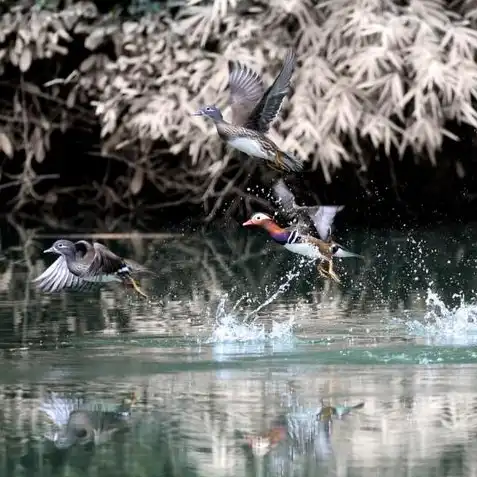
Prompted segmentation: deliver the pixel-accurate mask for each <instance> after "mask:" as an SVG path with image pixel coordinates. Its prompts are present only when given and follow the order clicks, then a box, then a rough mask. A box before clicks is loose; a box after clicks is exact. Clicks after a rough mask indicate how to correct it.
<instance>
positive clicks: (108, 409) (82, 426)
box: [40, 392, 137, 449]
mask: <svg viewBox="0 0 477 477" xmlns="http://www.w3.org/2000/svg"><path fill="white" fill-rule="evenodd" d="M136 402H137V395H136V393H135V392H131V393H128V395H127V396H125V397H124V398H123V399H122V400H121V402H120V403H118V404H113V403H108V402H102V401H89V400H87V399H85V398H83V397H75V396H71V395H61V394H58V393H55V392H51V393H49V395H48V397H47V398H46V399H43V400H42V402H41V404H40V411H41V412H42V413H43V415H44V416H45V417H46V418H47V419H48V421H49V423H50V424H51V425H52V427H53V430H52V431H48V432H46V433H45V434H44V437H45V438H46V439H47V440H48V441H50V442H52V443H53V445H54V446H55V447H56V448H57V449H68V448H71V447H72V446H74V445H79V446H84V445H87V444H89V443H93V444H95V445H98V444H101V443H103V442H105V441H107V440H109V439H110V438H111V437H112V435H113V434H115V433H116V432H118V431H121V430H126V429H127V428H128V426H129V420H130V417H131V414H132V409H133V407H134V405H135V404H136Z"/></svg>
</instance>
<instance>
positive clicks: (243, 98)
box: [229, 62, 265, 126]
mask: <svg viewBox="0 0 477 477" xmlns="http://www.w3.org/2000/svg"><path fill="white" fill-rule="evenodd" d="M229 88H230V97H229V104H230V106H231V108H232V124H235V125H237V126H242V125H243V123H244V122H245V121H246V120H247V118H248V117H249V115H250V113H251V112H252V110H253V108H254V107H255V106H256V105H257V103H258V101H259V100H260V98H261V97H262V96H263V92H264V91H265V86H264V84H263V81H262V79H261V78H260V76H259V75H258V74H257V73H256V72H255V71H253V70H252V69H250V68H249V67H248V66H244V65H242V64H240V63H237V62H229Z"/></svg>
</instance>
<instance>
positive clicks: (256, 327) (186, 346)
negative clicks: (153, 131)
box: [0, 226, 477, 477]
mask: <svg viewBox="0 0 477 477" xmlns="http://www.w3.org/2000/svg"><path fill="white" fill-rule="evenodd" d="M443 237H445V240H443ZM476 239H477V228H474V229H472V228H471V227H468V226H467V227H466V228H465V230H464V229H462V230H459V229H455V228H454V229H453V230H450V229H449V230H446V229H441V230H432V231H417V232H414V233H412V234H401V233H398V232H382V233H377V232H374V233H359V232H354V233H349V234H347V235H343V236H340V242H342V243H344V244H345V245H346V246H349V247H350V248H351V249H352V250H354V251H356V252H359V253H361V254H363V255H364V256H365V260H364V261H353V260H346V261H342V262H341V263H340V264H339V265H338V267H337V268H338V272H339V274H340V276H341V277H342V279H343V283H342V284H341V285H337V284H335V283H332V282H323V280H321V279H319V278H318V277H317V275H316V269H315V267H314V266H312V265H310V264H309V263H307V262H306V261H302V260H301V259H300V257H296V256H294V255H293V254H291V253H288V252H286V251H285V250H282V249H280V248H279V247H277V246H275V245H274V244H272V243H270V242H269V241H268V240H267V238H266V237H265V236H264V235H263V234H260V233H257V232H256V231H254V233H250V232H249V233H247V232H245V231H242V230H240V229H237V230H235V229H234V230H229V231H227V232H216V233H196V234H190V235H186V236H178V237H172V238H171V237H165V238H162V239H161V238H157V239H151V240H146V239H143V238H141V237H135V238H134V240H128V241H126V240H125V241H121V242H114V241H105V244H106V245H108V246H109V247H111V249H112V250H114V251H115V252H118V253H121V254H123V255H127V256H130V257H131V258H133V259H135V260H137V261H138V262H140V263H144V264H145V265H147V266H149V267H151V268H152V269H153V270H154V271H155V272H156V274H157V275H156V276H153V277H146V278H144V280H143V281H142V286H143V287H144V288H145V289H146V291H147V292H148V294H149V295H150V296H151V297H152V298H151V299H150V300H149V301H144V300H142V299H140V298H137V297H136V296H134V295H133V294H128V293H125V292H124V290H123V289H122V288H118V287H112V288H108V289H103V290H101V291H99V292H94V293H88V294H78V293H64V294H58V295H45V294H41V293H39V292H38V291H37V290H35V289H34V288H33V287H31V286H30V282H31V280H32V279H33V278H34V277H35V276H37V275H38V274H39V273H40V272H41V271H43V270H44V268H45V267H46V266H48V265H49V263H51V261H50V260H51V259H50V257H46V256H43V255H41V253H40V250H41V249H43V248H46V247H47V246H49V245H50V244H51V240H48V241H33V242H32V243H33V244H34V246H35V251H34V253H30V252H29V250H30V251H31V249H26V250H25V249H24V248H23V247H19V248H17V249H10V250H3V251H2V255H3V260H2V261H1V263H0V266H1V269H0V272H1V274H0V297H1V299H0V328H1V334H0V337H1V339H0V341H1V342H0V347H1V349H2V350H3V356H2V360H3V364H2V373H1V375H0V396H1V398H0V399H1V402H2V407H1V410H0V419H1V423H2V431H1V433H0V475H6V476H13V477H16V476H23V475H28V476H30V475H31V476H41V477H50V476H67V475H68V476H69V475H74V476H76V475H87V476H96V475H98V476H99V475H100V476H102V477H107V476H114V477H122V476H125V477H126V476H128V477H130V476H138V477H140V476H164V477H165V476H176V475H177V476H188V475H194V476H196V475H197V476H202V475H207V476H210V475H217V476H229V475H230V476H242V475H243V476H249V475H250V476H252V475H253V476H256V475H257V476H258V475H260V476H262V475H267V476H283V477H285V476H308V475H309V476H312V475H313V476H316V475H330V476H331V475H356V476H361V475H362V476H368V475H370V474H372V475H385V474H386V475H392V476H401V475H406V476H427V475H428V476H435V475H438V476H441V475H442V476H444V475H446V476H447V475H448V476H467V475H469V476H471V475H477V461H476V459H475V451H476V450H477V449H476V444H475V442H476V439H475V436H476V432H477V417H476V416H477V390H476V388H475V382H476V380H477V351H476V350H475V348H474V347H473V346H474V345H475V342H476V341H477V339H476V337H477V324H476V319H477V306H476V305H474V303H473V296H474V289H475V287H476V283H475V280H476V278H475V275H476V274H475V259H476V257H475V254H477V252H476V251H474V247H473V246H474V244H475V242H476ZM47 260H48V261H47ZM131 396H134V399H133V398H131ZM125 403H127V405H126V404H125ZM361 403H364V406H362V407H361V406H359V405H360V404H361ZM323 406H324V407H323ZM330 406H331V407H330ZM353 406H357V408H356V409H348V410H349V411H350V412H346V407H350V408H351V407H353Z"/></svg>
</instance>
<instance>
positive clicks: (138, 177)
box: [129, 167, 144, 195]
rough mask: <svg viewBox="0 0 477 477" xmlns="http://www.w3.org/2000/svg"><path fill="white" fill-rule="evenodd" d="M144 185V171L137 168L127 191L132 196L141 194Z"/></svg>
mask: <svg viewBox="0 0 477 477" xmlns="http://www.w3.org/2000/svg"><path fill="white" fill-rule="evenodd" d="M143 183H144V169H143V168H142V167H137V168H136V172H135V173H134V176H133V178H132V180H131V183H130V184H129V190H130V191H131V194H132V195H137V194H139V192H141V189H142V185H143Z"/></svg>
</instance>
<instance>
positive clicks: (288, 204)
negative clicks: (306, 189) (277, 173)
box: [273, 179, 297, 215]
mask: <svg viewBox="0 0 477 477" xmlns="http://www.w3.org/2000/svg"><path fill="white" fill-rule="evenodd" d="M273 193H274V194H275V197H276V198H277V201H278V202H279V203H280V205H281V206H282V207H283V211H284V212H285V213H286V214H289V215H290V214H293V212H294V209H296V206H297V205H296V202H295V196H294V195H293V193H292V191H291V190H290V189H289V188H288V186H287V185H286V184H285V181H284V180H283V179H278V180H277V181H276V182H275V184H273Z"/></svg>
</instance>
